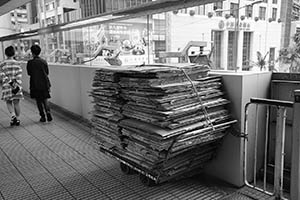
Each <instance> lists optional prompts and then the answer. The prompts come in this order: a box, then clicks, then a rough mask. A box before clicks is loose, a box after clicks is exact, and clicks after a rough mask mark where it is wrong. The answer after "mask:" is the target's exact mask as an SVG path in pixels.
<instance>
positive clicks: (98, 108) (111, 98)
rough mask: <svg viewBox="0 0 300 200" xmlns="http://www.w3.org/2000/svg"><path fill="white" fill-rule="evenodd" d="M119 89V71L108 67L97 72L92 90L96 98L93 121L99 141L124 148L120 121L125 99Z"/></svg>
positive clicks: (105, 144) (106, 145)
mask: <svg viewBox="0 0 300 200" xmlns="http://www.w3.org/2000/svg"><path fill="white" fill-rule="evenodd" d="M119 91H120V88H119V84H118V73H117V72H115V71H112V70H107V69H100V70H97V71H96V72H95V76H94V80H93V85H92V91H91V96H92V97H93V99H94V100H93V104H94V111H93V116H92V119H91V121H92V124H93V127H94V132H95V136H96V139H97V141H98V142H99V143H101V145H104V146H105V147H106V148H111V147H116V148H122V146H121V139H120V137H121V132H120V127H119V125H118V122H119V121H120V120H121V119H123V115H122V113H121V109H122V106H123V104H124V101H123V100H122V98H121V97H120V95H119Z"/></svg>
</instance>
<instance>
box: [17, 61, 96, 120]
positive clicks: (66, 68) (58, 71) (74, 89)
mask: <svg viewBox="0 0 300 200" xmlns="http://www.w3.org/2000/svg"><path fill="white" fill-rule="evenodd" d="M22 68H23V89H24V90H25V91H27V92H29V76H28V75H27V72H26V63H23V64H22ZM95 70H96V68H92V67H84V66H72V65H54V64H49V74H50V75H49V78H50V81H51V85H52V87H51V99H50V102H51V103H53V104H56V105H58V106H60V107H62V108H64V109H66V110H67V111H70V112H72V113H74V114H76V115H79V116H82V117H83V118H85V119H87V120H89V119H90V118H91V114H90V112H91V111H92V104H91V101H92V98H91V97H90V96H89V91H90V90H91V87H92V80H93V77H94V71H95Z"/></svg>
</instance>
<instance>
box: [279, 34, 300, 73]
mask: <svg viewBox="0 0 300 200" xmlns="http://www.w3.org/2000/svg"><path fill="white" fill-rule="evenodd" d="M293 41H294V44H293V45H291V46H289V47H285V48H282V49H280V50H279V57H278V61H279V63H280V65H281V66H280V67H281V68H284V65H286V66H287V68H288V71H289V72H292V73H293V72H298V73H299V72H300V33H296V34H295V35H294V36H293Z"/></svg>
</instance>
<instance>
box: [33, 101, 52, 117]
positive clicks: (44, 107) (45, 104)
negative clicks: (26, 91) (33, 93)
mask: <svg viewBox="0 0 300 200" xmlns="http://www.w3.org/2000/svg"><path fill="white" fill-rule="evenodd" d="M36 105H37V107H38V109H39V113H40V116H41V117H45V112H46V114H47V113H50V107H49V105H48V100H47V99H36ZM44 111H45V112H44Z"/></svg>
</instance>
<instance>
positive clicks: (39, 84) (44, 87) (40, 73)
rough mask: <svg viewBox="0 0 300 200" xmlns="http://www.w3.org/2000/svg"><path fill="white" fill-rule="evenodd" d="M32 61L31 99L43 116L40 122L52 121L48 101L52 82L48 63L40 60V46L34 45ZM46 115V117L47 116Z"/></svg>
mask: <svg viewBox="0 0 300 200" xmlns="http://www.w3.org/2000/svg"><path fill="white" fill-rule="evenodd" d="M30 50H31V53H32V56H33V59H32V60H29V61H28V62H27V74H28V75H29V76H30V82H29V84H30V97H31V98H33V99H35V100H36V104H37V107H38V110H39V114H40V116H41V118H40V122H46V117H47V121H52V116H51V113H50V107H49V105H48V99H49V98H50V87H51V84H50V80H49V78H48V75H49V69H48V64H47V62H46V61H45V60H44V59H42V58H40V57H39V55H40V53H41V48H40V46H39V45H32V46H31V48H30ZM45 113H46V115H45Z"/></svg>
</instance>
